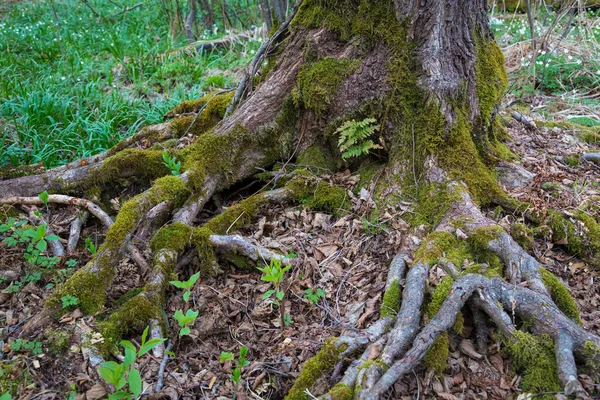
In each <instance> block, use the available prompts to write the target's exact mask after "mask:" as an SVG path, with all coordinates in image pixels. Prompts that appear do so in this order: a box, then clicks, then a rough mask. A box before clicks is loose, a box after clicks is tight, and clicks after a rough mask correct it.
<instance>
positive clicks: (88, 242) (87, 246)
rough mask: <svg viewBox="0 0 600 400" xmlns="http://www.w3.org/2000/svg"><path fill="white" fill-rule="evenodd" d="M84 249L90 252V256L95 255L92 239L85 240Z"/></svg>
mask: <svg viewBox="0 0 600 400" xmlns="http://www.w3.org/2000/svg"><path fill="white" fill-rule="evenodd" d="M85 249H86V250H87V251H89V252H90V254H91V255H94V254H96V252H97V250H96V245H95V244H94V242H93V241H92V238H86V239H85Z"/></svg>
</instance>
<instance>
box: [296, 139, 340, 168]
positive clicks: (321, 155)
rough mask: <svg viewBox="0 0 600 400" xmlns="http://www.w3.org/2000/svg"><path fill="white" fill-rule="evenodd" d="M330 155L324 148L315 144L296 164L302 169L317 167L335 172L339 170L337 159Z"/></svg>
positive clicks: (299, 157)
mask: <svg viewBox="0 0 600 400" xmlns="http://www.w3.org/2000/svg"><path fill="white" fill-rule="evenodd" d="M328 153H329V152H328V151H326V150H325V148H324V147H323V146H320V145H317V144H315V145H312V146H310V147H309V148H308V149H306V150H304V151H303V152H302V154H300V155H299V156H298V159H297V160H296V162H297V164H299V165H300V166H302V167H308V168H310V167H316V168H318V169H325V170H328V171H330V172H334V171H336V170H337V169H338V166H337V164H336V159H335V158H334V157H333V156H332V155H331V154H328Z"/></svg>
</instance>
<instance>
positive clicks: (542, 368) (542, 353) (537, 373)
mask: <svg viewBox="0 0 600 400" xmlns="http://www.w3.org/2000/svg"><path fill="white" fill-rule="evenodd" d="M514 335H515V340H514V341H509V342H508V343H506V351H507V353H508V354H509V355H510V357H511V359H512V361H513V363H514V366H515V369H516V370H517V371H518V372H520V373H521V374H522V376H523V378H522V379H521V385H520V387H521V389H522V390H523V391H524V392H527V393H540V392H560V391H561V390H562V388H561V385H560V381H559V379H558V372H557V366H556V356H555V354H554V343H553V342H552V339H551V338H550V337H548V336H546V335H541V336H535V335H532V334H530V333H527V332H522V331H516V332H515V334H514ZM545 398H547V399H553V398H554V396H551V395H548V396H545Z"/></svg>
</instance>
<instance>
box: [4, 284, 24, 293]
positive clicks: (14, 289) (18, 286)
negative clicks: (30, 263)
mask: <svg viewBox="0 0 600 400" xmlns="http://www.w3.org/2000/svg"><path fill="white" fill-rule="evenodd" d="M22 288H23V284H22V283H21V282H19V281H14V282H12V283H11V284H10V285H8V287H7V288H6V289H5V290H6V292H7V293H19V291H20V290H21V289H22Z"/></svg>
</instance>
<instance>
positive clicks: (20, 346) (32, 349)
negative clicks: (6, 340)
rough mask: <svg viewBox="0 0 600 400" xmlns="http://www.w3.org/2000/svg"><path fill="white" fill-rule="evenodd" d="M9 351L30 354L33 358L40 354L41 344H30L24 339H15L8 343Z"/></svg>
mask: <svg viewBox="0 0 600 400" xmlns="http://www.w3.org/2000/svg"><path fill="white" fill-rule="evenodd" d="M10 349H11V350H13V351H16V352H20V353H31V354H32V355H34V356H35V355H38V354H41V353H42V343H41V342H38V341H35V342H30V341H29V340H26V339H15V340H14V341H12V342H10Z"/></svg>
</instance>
